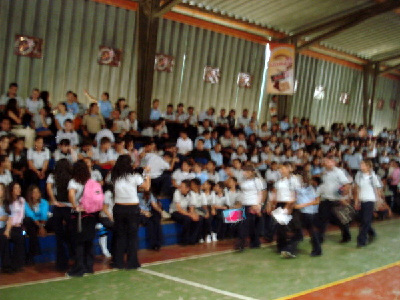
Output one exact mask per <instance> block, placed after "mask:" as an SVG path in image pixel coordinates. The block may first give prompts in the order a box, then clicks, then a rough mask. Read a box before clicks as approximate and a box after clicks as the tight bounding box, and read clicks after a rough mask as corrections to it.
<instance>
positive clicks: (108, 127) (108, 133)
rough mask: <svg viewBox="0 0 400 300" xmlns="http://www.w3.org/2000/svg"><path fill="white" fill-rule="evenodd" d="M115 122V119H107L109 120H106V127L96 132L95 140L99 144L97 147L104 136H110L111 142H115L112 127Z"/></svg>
mask: <svg viewBox="0 0 400 300" xmlns="http://www.w3.org/2000/svg"><path fill="white" fill-rule="evenodd" d="M113 124H114V121H113V120H107V121H106V128H104V129H102V130H100V131H99V132H98V133H97V134H96V136H95V138H94V140H95V142H96V146H97V147H99V145H100V141H101V140H102V138H104V137H107V138H109V139H110V142H111V143H114V141H115V137H114V134H113V133H112V131H111V129H112V127H113Z"/></svg>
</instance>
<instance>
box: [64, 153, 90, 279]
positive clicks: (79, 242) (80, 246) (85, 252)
mask: <svg viewBox="0 0 400 300" xmlns="http://www.w3.org/2000/svg"><path fill="white" fill-rule="evenodd" d="M89 179H90V172H89V168H88V167H87V165H86V163H85V162H84V161H83V160H79V161H77V162H76V163H75V164H74V165H73V167H72V179H71V180H70V181H69V183H68V199H69V202H70V204H71V206H72V210H73V211H74V212H73V216H72V217H71V218H72V220H71V228H72V229H71V234H72V241H73V245H74V248H75V263H74V266H73V267H72V268H71V269H70V270H69V271H68V273H67V275H68V276H71V277H82V276H83V275H84V274H85V273H89V274H90V273H93V272H94V271H93V264H94V253H93V240H94V238H95V235H96V229H95V226H96V217H95V215H94V214H87V213H85V212H84V211H83V210H82V207H81V206H80V202H81V198H82V196H83V191H84V188H85V184H86V182H87V181H88V180H89ZM78 211H79V212H80V213H78ZM82 215H83V216H84V217H81V216H82ZM79 218H80V220H79ZM79 223H80V225H79ZM80 227H81V228H80Z"/></svg>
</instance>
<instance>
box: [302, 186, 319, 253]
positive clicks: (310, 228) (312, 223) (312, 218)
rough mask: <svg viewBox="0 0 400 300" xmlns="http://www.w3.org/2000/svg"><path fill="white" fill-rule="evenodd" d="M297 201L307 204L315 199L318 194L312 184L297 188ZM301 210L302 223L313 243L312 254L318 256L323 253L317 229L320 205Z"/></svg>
mask: <svg viewBox="0 0 400 300" xmlns="http://www.w3.org/2000/svg"><path fill="white" fill-rule="evenodd" d="M296 196H297V197H296V203H297V204H306V203H309V202H312V201H314V200H315V199H316V198H317V197H318V195H317V193H316V191H315V190H314V188H313V187H312V186H306V187H302V188H300V189H298V190H297V193H296ZM300 212H301V225H302V227H303V228H305V229H306V230H307V232H308V234H309V236H310V238H311V245H312V251H311V255H312V256H318V255H321V254H322V250H321V243H320V241H319V238H318V233H317V231H316V225H317V216H318V205H310V206H306V207H303V208H301V209H300Z"/></svg>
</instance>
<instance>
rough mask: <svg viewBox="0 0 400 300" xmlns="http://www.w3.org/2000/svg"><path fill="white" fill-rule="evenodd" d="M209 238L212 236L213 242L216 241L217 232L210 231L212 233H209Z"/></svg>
mask: <svg viewBox="0 0 400 300" xmlns="http://www.w3.org/2000/svg"><path fill="white" fill-rule="evenodd" d="M211 238H212V240H213V241H214V242H217V241H218V239H217V234H216V233H215V232H212V233H211Z"/></svg>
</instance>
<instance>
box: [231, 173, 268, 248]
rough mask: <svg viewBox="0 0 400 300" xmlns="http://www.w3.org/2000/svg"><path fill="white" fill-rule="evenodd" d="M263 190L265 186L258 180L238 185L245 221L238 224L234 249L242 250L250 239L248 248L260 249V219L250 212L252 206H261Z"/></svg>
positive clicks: (250, 180) (246, 181)
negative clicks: (248, 238)
mask: <svg viewBox="0 0 400 300" xmlns="http://www.w3.org/2000/svg"><path fill="white" fill-rule="evenodd" d="M264 189H265V184H264V183H263V182H262V179H260V178H257V177H256V178H252V179H245V180H243V181H242V182H241V183H240V190H241V192H242V194H241V203H242V205H243V207H244V210H245V215H246V219H245V220H243V221H242V222H241V223H240V224H239V228H238V241H237V243H236V247H235V248H236V249H238V250H243V249H244V247H245V244H246V239H247V237H248V236H249V237H250V247H251V248H258V247H260V224H261V217H260V216H258V215H256V214H254V213H253V212H252V211H251V207H252V206H253V205H261V200H262V199H261V196H260V193H261V192H262V191H263V190H264Z"/></svg>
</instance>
